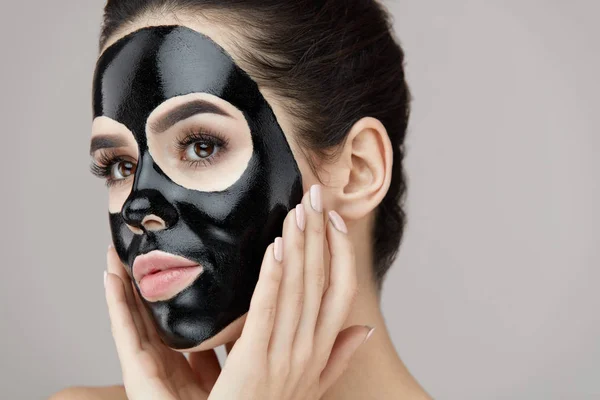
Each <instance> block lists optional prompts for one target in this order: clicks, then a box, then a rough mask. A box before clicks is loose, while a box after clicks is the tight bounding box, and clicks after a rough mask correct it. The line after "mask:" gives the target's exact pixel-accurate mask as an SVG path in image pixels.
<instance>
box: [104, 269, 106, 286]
mask: <svg viewBox="0 0 600 400" xmlns="http://www.w3.org/2000/svg"><path fill="white" fill-rule="evenodd" d="M104 287H106V271H104Z"/></svg>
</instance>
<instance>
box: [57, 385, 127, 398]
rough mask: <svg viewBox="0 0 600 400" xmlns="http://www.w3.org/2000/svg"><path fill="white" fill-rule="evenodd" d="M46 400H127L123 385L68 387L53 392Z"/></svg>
mask: <svg viewBox="0 0 600 400" xmlns="http://www.w3.org/2000/svg"><path fill="white" fill-rule="evenodd" d="M48 400H127V395H126V394H125V388H124V387H123V386H117V385H115V386H106V387H70V388H66V389H63V390H61V391H60V392H58V393H55V394H54V395H52V397H50V398H49V399H48Z"/></svg>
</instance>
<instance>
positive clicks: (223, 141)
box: [175, 129, 229, 168]
mask: <svg viewBox="0 0 600 400" xmlns="http://www.w3.org/2000/svg"><path fill="white" fill-rule="evenodd" d="M197 142H204V143H207V144H209V145H213V146H216V147H217V148H218V150H217V152H216V154H215V155H211V156H209V157H207V158H204V159H201V160H184V159H181V161H184V162H185V163H186V164H188V165H189V166H190V167H193V168H198V167H205V166H207V165H211V164H212V163H213V162H214V161H215V159H216V158H218V157H219V156H220V154H221V152H222V151H223V150H226V149H227V146H228V145H229V140H228V139H227V138H226V137H225V136H223V135H221V134H220V133H217V132H214V131H208V130H206V129H199V130H194V131H192V132H190V133H189V134H188V135H187V136H185V137H184V138H183V139H179V140H178V141H177V143H176V144H175V148H176V149H177V152H178V153H183V152H185V151H186V149H187V148H188V147H189V146H190V145H191V144H194V143H197Z"/></svg>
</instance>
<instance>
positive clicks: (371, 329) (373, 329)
mask: <svg viewBox="0 0 600 400" xmlns="http://www.w3.org/2000/svg"><path fill="white" fill-rule="evenodd" d="M365 326H366V327H367V328H369V333H367V336H365V340H364V341H363V343H366V342H367V340H369V338H370V337H371V336H372V335H373V332H374V331H375V327H372V326H369V325H365Z"/></svg>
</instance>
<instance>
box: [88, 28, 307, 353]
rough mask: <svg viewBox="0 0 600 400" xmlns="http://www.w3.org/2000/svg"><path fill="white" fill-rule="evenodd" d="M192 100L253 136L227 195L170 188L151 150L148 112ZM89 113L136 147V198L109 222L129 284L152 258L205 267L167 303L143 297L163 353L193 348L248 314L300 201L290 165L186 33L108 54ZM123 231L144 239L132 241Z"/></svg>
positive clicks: (268, 117) (268, 124)
mask: <svg viewBox="0 0 600 400" xmlns="http://www.w3.org/2000/svg"><path fill="white" fill-rule="evenodd" d="M196 92H206V93H210V94H213V95H216V96H218V97H220V98H222V99H224V100H226V101H228V102H229V103H231V104H232V105H234V106H235V107H237V108H238V109H239V110H240V111H241V112H242V113H243V115H244V117H245V118H246V121H247V123H248V125H249V127H250V132H251V136H252V144H253V153H252V156H251V158H250V161H249V162H248V166H247V167H246V170H245V171H244V172H243V174H242V175H241V177H240V178H239V179H238V180H237V181H236V182H235V183H234V184H232V185H231V186H230V187H229V188H227V189H225V190H223V191H219V192H202V191H198V190H194V189H188V188H185V187H183V186H180V185H178V184H176V183H175V182H173V181H172V180H171V179H170V178H169V177H168V176H167V175H166V174H165V173H164V172H163V171H162V170H161V168H160V167H159V166H158V165H157V164H156V163H155V162H154V160H153V158H152V156H151V155H150V153H149V151H148V146H147V141H146V131H145V129H146V121H147V119H148V116H149V115H150V113H151V112H152V111H153V110H154V109H155V108H156V107H157V106H159V105H160V104H161V103H163V102H164V101H165V100H167V99H169V98H172V97H175V96H180V95H185V94H189V93H196ZM93 111H94V117H98V116H107V117H109V118H112V119H114V120H116V121H118V122H120V123H122V124H123V125H125V126H126V127H127V128H128V129H129V130H131V132H133V135H134V136H135V140H136V141H137V143H138V147H139V159H138V164H137V168H136V172H135V176H134V180H133V187H132V191H131V193H130V194H129V197H128V198H127V200H126V202H125V204H124V205H123V208H122V210H121V212H120V213H114V214H113V213H109V218H110V226H111V231H112V238H113V242H114V244H115V247H116V250H117V253H118V255H119V257H120V258H121V260H122V261H123V263H124V264H125V265H126V267H127V270H128V273H129V275H130V276H132V277H133V275H132V271H131V266H132V265H133V261H134V259H135V258H136V257H137V256H138V255H141V254H145V253H148V252H150V251H152V250H162V251H165V252H168V253H172V254H176V255H180V256H183V257H186V258H188V259H190V260H193V261H195V262H198V263H199V264H201V265H202V267H203V272H202V273H201V274H200V276H199V277H198V278H197V279H196V280H195V281H194V283H193V284H192V285H191V286H189V287H188V288H186V289H185V290H183V291H182V292H180V293H179V294H177V295H176V296H175V297H173V298H171V299H169V300H166V301H158V302H148V301H145V300H143V297H141V298H142V300H143V302H144V304H145V306H146V307H147V309H148V310H149V311H150V312H151V314H152V316H153V318H154V322H155V324H156V326H157V330H158V332H159V334H160V336H161V338H162V339H163V341H164V342H165V343H166V344H167V345H168V346H170V347H172V348H177V349H186V348H191V347H194V346H196V345H198V344H200V343H201V342H203V341H205V340H207V339H209V338H211V337H212V336H214V335H216V334H217V333H218V332H219V331H221V330H222V329H223V328H225V327H226V326H227V325H229V324H230V323H231V322H233V321H234V320H235V319H237V318H238V317H240V316H242V315H243V314H244V313H245V312H247V311H248V308H249V304H250V298H251V297H252V293H253V291H254V287H255V285H256V282H257V280H258V274H259V270H260V265H261V262H262V258H263V255H264V251H265V249H266V248H267V246H268V245H269V243H271V242H272V241H273V240H274V239H275V238H276V237H277V236H279V235H280V234H281V229H282V223H283V220H284V218H285V216H286V214H287V213H288V212H289V210H291V209H292V208H293V207H295V206H296V204H298V203H299V202H300V201H301V199H302V179H301V175H300V171H299V169H298V166H297V164H296V161H295V159H294V156H293V154H292V152H291V150H290V147H289V145H288V142H287V141H286V138H285V135H284V134H283V132H282V130H281V127H280V126H279V124H278V123H277V120H276V118H275V115H274V114H273V111H272V109H271V107H270V106H269V104H268V103H267V102H266V100H265V99H264V97H263V96H262V94H261V93H260V91H259V90H258V86H257V85H256V83H255V82H254V81H253V80H252V79H251V78H250V76H249V75H248V74H246V73H245V72H244V71H243V70H242V69H240V68H239V67H238V66H237V65H236V64H235V63H234V61H233V60H232V58H231V57H230V56H229V55H228V54H227V53H226V52H225V50H224V49H223V48H221V47H220V46H219V45H217V44H216V43H215V42H213V41H212V40H211V39H210V38H208V37H207V36H205V35H203V34H201V33H198V32H196V31H194V30H192V29H189V28H186V27H182V26H159V27H148V28H143V29H140V30H138V31H136V32H134V33H132V34H129V35H127V36H125V37H124V38H122V39H120V40H119V41H117V42H116V43H114V44H113V45H112V46H110V47H109V48H108V49H107V50H106V51H105V52H104V53H103V54H102V56H101V57H100V59H99V60H98V63H97V66H96V71H95V75H94V88H93ZM214 179H219V177H218V176H215V177H214ZM149 214H154V215H157V216H159V217H161V218H162V219H163V220H164V221H165V225H166V229H163V230H159V231H146V230H145V229H143V226H142V220H143V218H144V217H145V216H146V215H149ZM126 224H129V225H131V226H134V227H138V228H140V229H142V231H143V233H142V234H134V233H133V232H132V231H131V230H130V229H129V228H128V227H127V226H126ZM136 287H137V284H136ZM138 293H139V288H138Z"/></svg>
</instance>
